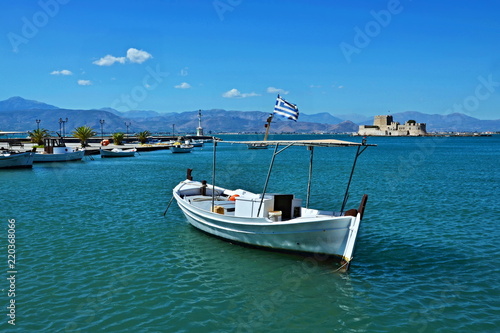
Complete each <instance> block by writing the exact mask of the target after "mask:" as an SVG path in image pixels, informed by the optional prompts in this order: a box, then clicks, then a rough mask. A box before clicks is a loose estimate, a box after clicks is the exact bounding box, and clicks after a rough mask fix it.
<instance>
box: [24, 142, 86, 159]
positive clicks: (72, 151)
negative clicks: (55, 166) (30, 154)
mask: <svg viewBox="0 0 500 333" xmlns="http://www.w3.org/2000/svg"><path fill="white" fill-rule="evenodd" d="M83 156H85V150H84V149H80V148H73V147H67V146H66V144H65V143H64V140H63V139H62V138H45V139H44V151H43V152H40V153H38V152H35V155H34V159H33V162H35V163H41V162H70V161H81V160H82V158H83Z"/></svg>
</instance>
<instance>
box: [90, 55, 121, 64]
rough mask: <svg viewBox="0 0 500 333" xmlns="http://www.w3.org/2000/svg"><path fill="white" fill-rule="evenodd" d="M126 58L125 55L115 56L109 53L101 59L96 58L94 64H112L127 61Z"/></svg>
mask: <svg viewBox="0 0 500 333" xmlns="http://www.w3.org/2000/svg"><path fill="white" fill-rule="evenodd" d="M125 60H126V58H125V57H113V56H112V55H110V54H108V55H107V56H105V57H102V58H101V59H99V60H96V61H94V62H93V64H94V65H97V66H111V65H113V64H114V63H115V62H119V63H120V64H124V63H125Z"/></svg>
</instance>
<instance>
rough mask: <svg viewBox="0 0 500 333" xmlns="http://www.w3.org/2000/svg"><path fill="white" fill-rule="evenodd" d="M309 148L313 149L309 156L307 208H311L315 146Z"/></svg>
mask: <svg viewBox="0 0 500 333" xmlns="http://www.w3.org/2000/svg"><path fill="white" fill-rule="evenodd" d="M307 149H309V150H310V151H311V155H310V158H309V179H308V181H307V198H306V208H309V198H310V196H311V181H312V172H313V155H314V147H313V146H307Z"/></svg>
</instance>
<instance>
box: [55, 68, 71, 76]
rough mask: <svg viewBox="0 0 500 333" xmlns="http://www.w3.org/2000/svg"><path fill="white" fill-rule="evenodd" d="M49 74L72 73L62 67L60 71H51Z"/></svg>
mask: <svg viewBox="0 0 500 333" xmlns="http://www.w3.org/2000/svg"><path fill="white" fill-rule="evenodd" d="M50 75H73V73H72V72H71V71H69V70H67V69H63V70H62V71H53V72H52V73H50Z"/></svg>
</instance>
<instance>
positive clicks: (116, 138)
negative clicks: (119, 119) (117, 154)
mask: <svg viewBox="0 0 500 333" xmlns="http://www.w3.org/2000/svg"><path fill="white" fill-rule="evenodd" d="M111 137H112V138H113V143H114V144H115V145H122V144H123V138H124V137H125V134H123V133H122V132H116V133H113V134H112V135H111Z"/></svg>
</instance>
